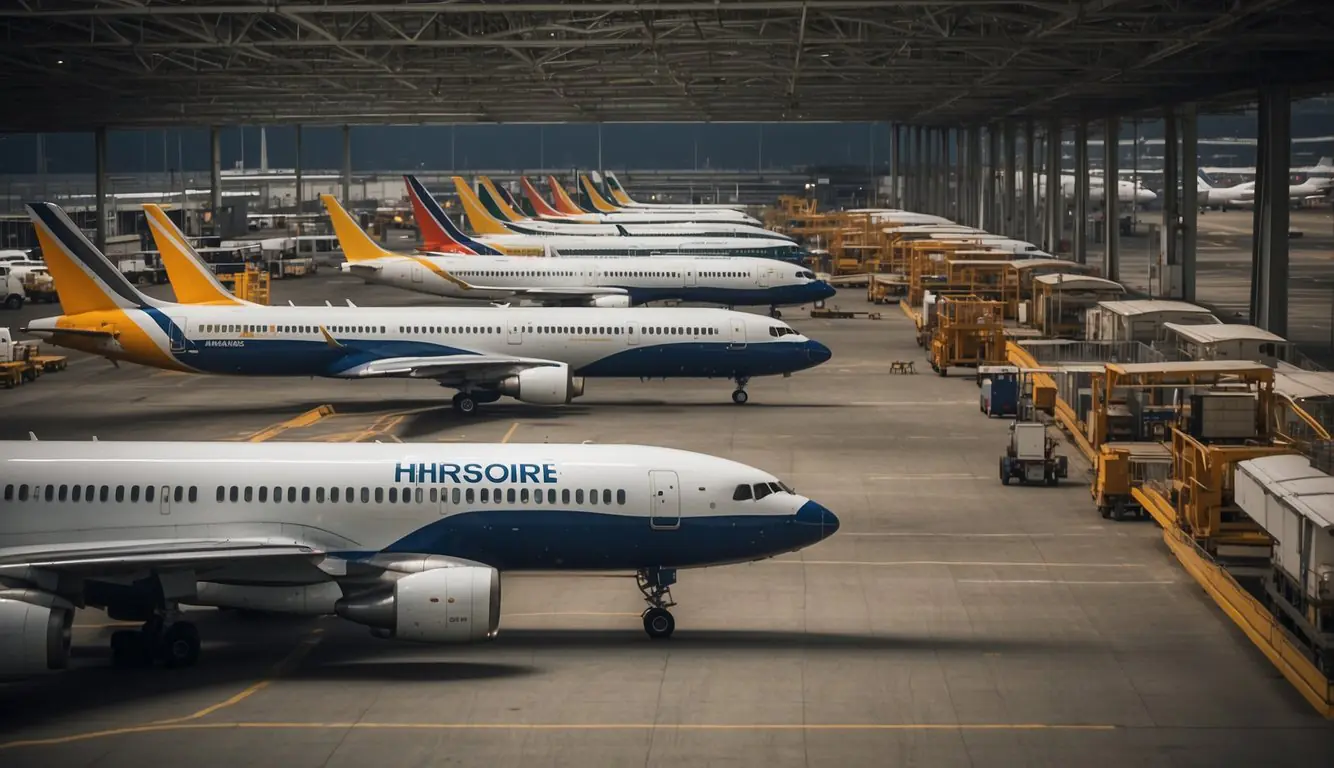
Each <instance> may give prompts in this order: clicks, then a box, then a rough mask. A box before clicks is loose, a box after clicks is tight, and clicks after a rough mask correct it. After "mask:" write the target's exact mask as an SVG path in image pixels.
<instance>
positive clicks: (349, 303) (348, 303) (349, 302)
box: [344, 299, 357, 309]
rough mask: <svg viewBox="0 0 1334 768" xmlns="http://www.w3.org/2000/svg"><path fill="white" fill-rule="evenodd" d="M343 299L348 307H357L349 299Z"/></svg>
mask: <svg viewBox="0 0 1334 768" xmlns="http://www.w3.org/2000/svg"><path fill="white" fill-rule="evenodd" d="M344 301H346V302H347V305H348V306H349V307H352V308H353V309H356V308H357V305H356V304H353V303H352V300H351V299H344Z"/></svg>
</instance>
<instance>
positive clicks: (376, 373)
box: [339, 355, 561, 382]
mask: <svg viewBox="0 0 1334 768" xmlns="http://www.w3.org/2000/svg"><path fill="white" fill-rule="evenodd" d="M555 365H561V363H558V362H555V361H552V360H538V359H534V358H524V357H502V356H489V355H456V356H453V357H391V358H386V359H384V360H373V361H371V362H369V363H365V364H363V365H359V366H357V367H355V368H350V369H348V370H346V371H343V372H342V373H340V374H339V376H340V377H343V378H395V377H398V378H413V379H449V380H451V381H470V382H485V381H495V380H499V379H502V378H505V377H506V376H510V375H513V374H514V373H516V372H518V371H521V370H524V369H526V368H546V367H549V366H555Z"/></svg>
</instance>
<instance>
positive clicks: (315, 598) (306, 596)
mask: <svg viewBox="0 0 1334 768" xmlns="http://www.w3.org/2000/svg"><path fill="white" fill-rule="evenodd" d="M342 597H343V590H342V589H341V588H340V587H339V586H338V584H337V582H333V581H325V582H321V583H319V584H307V585H302V586H294V587H252V586H242V585H238V584H215V583H213V582H208V581H201V582H199V584H198V585H197V586H196V588H195V596H194V597H192V598H190V599H189V600H187V601H185V602H187V603H189V604H190V605H211V606H215V607H218V608H240V609H242V610H247V611H265V612H269V613H287V614H295V615H297V616H328V615H329V614H331V613H333V612H334V604H335V603H337V602H338V601H339V600H340V599H342Z"/></svg>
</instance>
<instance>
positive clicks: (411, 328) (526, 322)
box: [24, 203, 831, 414]
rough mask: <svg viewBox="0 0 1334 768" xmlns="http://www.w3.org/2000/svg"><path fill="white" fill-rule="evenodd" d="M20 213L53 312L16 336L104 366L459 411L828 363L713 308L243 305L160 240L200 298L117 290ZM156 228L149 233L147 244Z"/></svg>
mask: <svg viewBox="0 0 1334 768" xmlns="http://www.w3.org/2000/svg"><path fill="white" fill-rule="evenodd" d="M28 211H29V214H30V215H31V217H32V221H33V224H34V225H35V226H36V229H37V237H38V240H39V241H40V242H41V245H42V253H43V255H44V257H45V259H46V263H47V266H48V267H49V268H50V271H51V276H52V278H53V279H54V281H55V285H56V292H57V294H59V297H60V301H61V305H62V308H63V309H64V310H65V314H64V315H60V316H57V317H47V318H41V319H38V320H34V321H32V322H31V323H29V324H28V327H27V328H25V329H24V330H26V331H27V332H29V333H32V334H35V335H39V336H42V337H45V338H46V339H48V340H49V341H50V343H52V344H54V345H56V346H61V347H68V348H70V349H78V350H82V351H85V352H90V353H93V354H97V355H102V356H103V357H107V358H110V359H112V360H124V361H127V362H132V363H139V364H141V365H149V366H154V367H157V368H165V369H169V370H177V371H186V372H191V373H215V374H237V375H247V376H320V377H329V378H343V379H366V378H409V379H428V380H433V381H435V382H436V383H438V384H440V385H441V386H446V387H452V388H454V389H457V390H458V394H457V395H455V397H454V407H455V409H457V410H458V411H460V412H461V413H464V414H471V413H473V412H474V411H476V409H477V405H478V404H479V403H489V402H494V401H496V400H499V399H500V398H501V397H502V396H505V395H508V396H510V397H514V398H517V399H519V400H522V401H525V402H530V403H542V404H562V403H568V402H570V400H572V399H573V398H575V397H578V396H579V395H581V394H582V393H583V379H582V377H585V376H593V377H606V378H668V377H677V378H726V379H732V380H734V381H736V384H737V389H736V390H735V391H734V392H733V393H732V400H733V401H734V402H736V403H738V404H741V403H745V402H746V401H747V399H748V397H747V395H746V390H745V386H746V383H747V382H748V381H749V380H750V379H751V378H752V377H754V376H775V375H788V374H791V373H793V372H795V371H800V370H804V369H807V368H812V367H814V366H817V365H819V364H821V363H823V362H825V361H826V360H828V359H829V358H830V356H831V353H830V351H829V349H828V348H827V347H825V346H824V345H823V344H820V343H819V342H816V341H812V340H810V339H808V338H806V337H805V336H802V335H801V334H800V333H798V332H797V331H795V330H793V329H792V328H791V327H789V326H788V325H786V324H784V323H782V322H781V321H778V320H773V319H770V318H766V317H761V316H759V315H752V314H748V313H744V312H732V311H729V310H723V309H693V308H690V309H687V308H681V309H676V308H672V309H649V308H610V309H602V308H594V307H508V308H495V307H479V308H471V307H469V308H463V307H356V306H351V305H350V304H349V306H346V307H335V306H323V307H318V306H317V307H296V306H286V307H284V306H277V307H272V306H262V305H256V304H251V303H249V302H244V301H241V300H239V299H237V298H236V297H235V296H232V295H231V294H230V293H228V292H227V291H226V290H224V289H223V288H222V287H221V286H220V285H219V284H218V283H217V281H216V280H213V279H212V277H211V275H208V274H207V268H206V267H204V266H203V265H202V264H200V263H199V262H198V260H197V259H194V258H192V257H190V255H189V254H192V253H193V252H192V251H191V250H190V249H189V246H188V244H185V243H180V244H177V245H175V246H172V244H171V243H170V239H169V238H168V239H167V240H162V241H160V242H161V243H164V244H165V246H166V247H163V246H160V252H161V254H162V259H163V263H164V265H165V266H166V268H167V274H168V277H169V279H170V280H171V281H172V284H173V286H174V285H177V284H181V285H186V286H190V287H191V288H192V290H197V291H204V292H210V293H211V296H212V300H209V301H200V302H199V303H190V304H173V303H169V302H164V301H159V300H157V299H153V298H150V297H148V296H145V295H144V294H142V293H140V292H139V291H138V290H136V289H135V288H134V286H132V285H130V283H129V282H128V281H127V280H126V279H125V277H124V276H123V275H121V273H120V272H119V271H117V270H116V268H115V267H114V266H112V265H111V263H110V262H108V261H107V260H106V257H105V256H103V255H102V254H101V253H100V252H98V250H97V248H96V247H94V246H93V244H92V243H90V242H88V239H87V238H86V237H84V235H83V233H82V232H81V231H79V228H78V227H76V226H75V225H74V223H73V222H72V221H70V220H69V217H68V216H66V215H65V212H64V211H62V210H61V209H60V208H58V207H57V206H55V205H52V204H50V203H31V204H29V205H28ZM164 231H166V230H165V228H162V227H158V226H154V234H155V236H160V235H161V234H162V232H164Z"/></svg>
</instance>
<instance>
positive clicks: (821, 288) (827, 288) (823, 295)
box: [814, 280, 838, 301]
mask: <svg viewBox="0 0 1334 768" xmlns="http://www.w3.org/2000/svg"><path fill="white" fill-rule="evenodd" d="M814 285H815V300H816V301H823V300H825V299H832V298H833V297H835V296H837V295H838V289H837V288H835V287H834V286H832V285H830V284H829V283H826V282H825V281H823V280H817V281H816V282H815V283H814Z"/></svg>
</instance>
